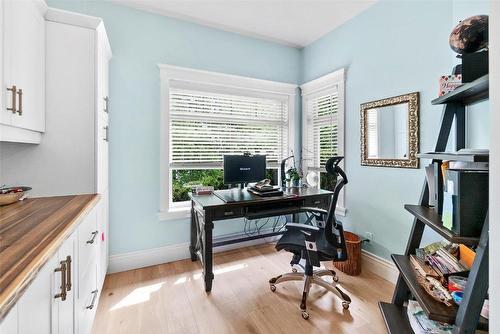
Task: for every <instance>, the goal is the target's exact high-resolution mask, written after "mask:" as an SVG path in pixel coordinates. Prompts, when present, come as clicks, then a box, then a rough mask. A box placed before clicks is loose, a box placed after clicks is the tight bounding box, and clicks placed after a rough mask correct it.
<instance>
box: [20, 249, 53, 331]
mask: <svg viewBox="0 0 500 334" xmlns="http://www.w3.org/2000/svg"><path fill="white" fill-rule="evenodd" d="M58 264H59V263H58V262H57V256H53V257H52V258H51V259H50V260H49V261H48V262H47V263H46V264H45V265H44V266H43V267H42V269H41V270H40V271H39V272H38V274H37V276H36V278H35V279H34V280H33V282H31V284H30V285H29V287H28V288H27V290H26V291H25V292H24V294H23V296H22V297H21V298H20V299H19V301H18V302H17V310H18V333H19V334H50V333H51V329H52V308H53V303H54V302H55V298H54V295H55V294H56V293H57V292H56V291H54V289H53V286H54V277H55V275H54V274H55V273H54V269H55V268H57V267H58Z"/></svg>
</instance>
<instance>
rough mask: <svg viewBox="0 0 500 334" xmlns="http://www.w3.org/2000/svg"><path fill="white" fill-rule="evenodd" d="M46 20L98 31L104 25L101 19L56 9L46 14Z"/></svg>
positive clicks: (49, 10)
mask: <svg viewBox="0 0 500 334" xmlns="http://www.w3.org/2000/svg"><path fill="white" fill-rule="evenodd" d="M45 19H46V20H47V21H52V22H57V23H65V24H71V25H75V26H79V27H83V28H88V29H97V27H98V26H99V25H100V24H101V23H102V19H101V18H100V17H94V16H89V15H84V14H78V13H73V12H69V11H66V10H62V9H56V8H49V9H48V10H47V12H46V13H45Z"/></svg>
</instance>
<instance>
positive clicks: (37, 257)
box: [0, 194, 99, 319]
mask: <svg viewBox="0 0 500 334" xmlns="http://www.w3.org/2000/svg"><path fill="white" fill-rule="evenodd" d="M98 199H99V195H95V194H91V195H71V196H57V197H40V198H30V199H26V200H24V201H19V202H17V203H15V204H11V205H8V206H2V207H0V319H2V318H3V317H4V316H5V315H6V314H7V312H8V311H9V309H10V308H11V307H12V306H13V305H14V304H15V303H16V302H17V300H18V299H19V297H20V296H21V295H22V292H23V291H24V289H26V288H27V287H28V285H29V284H30V283H31V281H32V280H33V279H34V278H35V277H36V274H37V272H38V271H39V270H40V268H41V267H42V266H43V265H44V264H45V263H46V262H47V260H48V259H50V258H51V257H52V255H54V254H55V252H56V251H57V249H58V248H59V247H60V246H61V244H62V243H63V242H64V240H65V239H66V238H68V237H69V236H70V235H71V233H72V232H73V231H74V230H75V229H76V227H77V226H78V224H79V223H80V221H81V220H82V218H83V217H85V216H86V214H87V213H88V211H89V210H91V209H92V208H93V207H94V206H95V204H96V203H97V201H98Z"/></svg>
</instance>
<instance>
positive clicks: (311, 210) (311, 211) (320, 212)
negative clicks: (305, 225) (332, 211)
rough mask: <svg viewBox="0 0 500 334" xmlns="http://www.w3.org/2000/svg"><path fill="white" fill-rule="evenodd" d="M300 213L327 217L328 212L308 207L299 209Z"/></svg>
mask: <svg viewBox="0 0 500 334" xmlns="http://www.w3.org/2000/svg"><path fill="white" fill-rule="evenodd" d="M299 210H300V211H301V212H310V213H313V214H315V213H317V214H320V215H328V211H327V210H324V209H320V208H313V207H309V206H303V207H301V208H300V209H299Z"/></svg>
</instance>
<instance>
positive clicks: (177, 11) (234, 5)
mask: <svg viewBox="0 0 500 334" xmlns="http://www.w3.org/2000/svg"><path fill="white" fill-rule="evenodd" d="M113 1H114V2H115V3H118V4H122V5H125V6H129V7H133V8H136V9H140V10H145V11H149V12H154V13H157V14H162V15H165V16H170V17H174V18H178V19H182V20H187V21H191V22H195V23H199V24H202V25H206V26H210V27H214V28H219V29H223V30H227V31H232V32H237V33H240V34H243V35H248V36H253V37H258V38H262V39H266V40H270V41H273V42H278V43H281V44H285V45H289V46H293V47H304V46H306V45H308V44H310V43H311V42H313V41H315V40H317V39H318V38H320V37H321V36H323V35H324V34H326V33H328V32H329V31H331V30H333V29H335V28H336V27H338V26H340V25H341V24H343V23H345V22H346V21H348V20H350V19H351V18H353V17H354V16H356V15H357V14H359V13H360V12H362V11H363V10H365V9H367V8H368V7H370V6H371V5H373V4H374V3H375V2H376V1H377V0H288V1H286V0H218V1H217V0H113Z"/></svg>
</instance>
